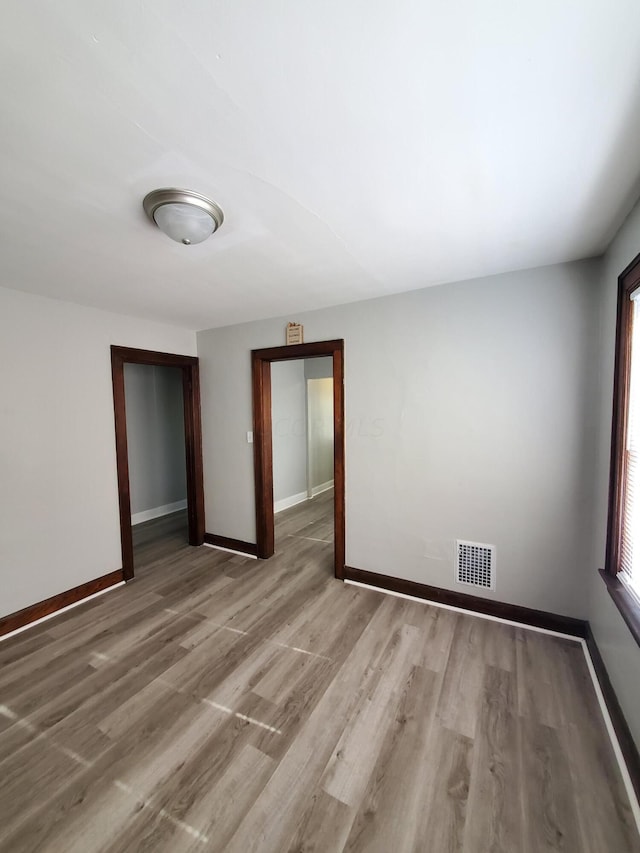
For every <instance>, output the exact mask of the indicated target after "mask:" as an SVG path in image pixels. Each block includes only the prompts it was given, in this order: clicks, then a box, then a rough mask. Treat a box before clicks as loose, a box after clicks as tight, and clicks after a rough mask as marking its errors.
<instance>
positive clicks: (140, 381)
mask: <svg viewBox="0 0 640 853" xmlns="http://www.w3.org/2000/svg"><path fill="white" fill-rule="evenodd" d="M124 385H125V405H126V411H127V444H128V448H129V481H130V488H131V514H132V516H135V515H136V514H138V513H147V515H148V513H149V511H153V510H156V512H155V513H153V514H154V515H161V514H162V511H163V508H165V507H167V506H168V505H170V504H175V503H178V502H180V501H186V498H187V472H186V460H185V447H184V406H183V393H182V371H181V370H180V368H178V367H156V366H153V365H148V364H125V366H124ZM165 511H166V510H165ZM133 521H134V523H135V522H136V519H135V518H134V519H133Z"/></svg>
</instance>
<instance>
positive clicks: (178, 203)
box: [142, 189, 224, 246]
mask: <svg viewBox="0 0 640 853" xmlns="http://www.w3.org/2000/svg"><path fill="white" fill-rule="evenodd" d="M142 206H143V207H144V210H145V213H146V214H147V216H148V217H149V219H150V220H151V221H152V222H153V223H154V224H155V225H157V226H158V228H159V229H160V230H161V231H164V233H165V234H166V235H167V237H171V239H172V240H175V241H176V242H177V243H184V245H185V246H190V245H191V244H192V243H202V241H203V240H206V239H207V237H209V236H210V235H211V234H213V232H214V231H217V230H218V228H219V227H220V226H221V225H222V223H223V222H224V213H223V212H222V209H221V208H220V207H218V205H217V204H216V203H215V201H211V199H208V198H206V196H203V195H200V194H199V193H194V192H191V190H176V189H163V190H153V192H150V193H149V195H147V196H145V198H144V201H143V202H142Z"/></svg>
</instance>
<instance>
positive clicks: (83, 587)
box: [0, 569, 124, 637]
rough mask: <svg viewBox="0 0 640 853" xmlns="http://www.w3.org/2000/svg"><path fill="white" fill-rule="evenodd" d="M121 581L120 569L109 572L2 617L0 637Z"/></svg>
mask: <svg viewBox="0 0 640 853" xmlns="http://www.w3.org/2000/svg"><path fill="white" fill-rule="evenodd" d="M123 579H124V577H123V572H122V569H117V571H115V572H109V574H108V575H102V577H100V578H95V579H94V580H92V581H87V582H86V583H81V584H80V586H74V588H73V589H68V590H67V591H66V592H59V593H58V594H57V595H52V596H51V598H46V599H45V600H44V601H39V602H38V603H37V604H32V605H30V606H29V607H25V608H23V609H22V610H18V611H16V612H15V613H10V614H9V615H8V616H2V617H1V618H0V637H2V636H4V635H5V634H9V633H11V631H15V630H17V629H18V628H23V627H24V626H25V625H28V624H29V623H30V622H35V621H36V619H42V617H43V616H50V615H51V614H52V613H56V612H57V611H58V610H62V608H63V607H68V606H69V605H70V604H75V603H76V602H77V601H82V599H83V598H87V597H88V596H90V595H93V594H94V593H96V592H101V591H102V590H103V589H108V588H109V587H110V586H113V585H114V584H117V583H120V582H121V581H122V580H123Z"/></svg>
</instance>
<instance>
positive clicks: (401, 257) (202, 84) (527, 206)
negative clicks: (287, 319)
mask: <svg viewBox="0 0 640 853" xmlns="http://www.w3.org/2000/svg"><path fill="white" fill-rule="evenodd" d="M0 23H1V26H0V72H1V77H2V86H1V87H0V123H1V124H0V175H1V178H2V182H1V184H0V194H1V201H2V204H0V257H1V259H2V276H1V279H0V284H2V285H5V286H7V287H12V288H16V289H20V290H25V291H29V292H33V293H40V294H43V295H48V296H54V297H57V298H60V299H65V300H70V301H74V302H79V303H82V304H86V305H93V306H96V307H100V308H105V309H109V310H113V311H117V312H121V313H127V314H133V315H140V316H145V317H149V318H153V319H158V320H164V321H168V322H170V323H174V324H178V325H183V326H186V327H188V328H193V329H202V328H208V327H211V326H219V325H225V324H228V323H235V322H240V321H243V320H250V319H255V318H259V317H267V316H275V315H279V314H288V315H290V316H291V318H292V319H295V313H296V312H297V311H301V310H304V309H310V308H316V307H322V306H326V305H334V304H339V303H344V302H350V301H354V300H357V299H363V298H368V297H372V296H378V295H383V294H388V293H394V292H398V291H403V290H411V289H414V288H419V287H425V286H427V285H432V284H437V283H442V282H447V281H454V280H458V279H462V278H473V277H477V276H483V275H487V274H491V273H495V272H502V271H506V270H512V269H519V268H525V267H533V266H539V265H543V264H550V263H555V262H559V261H565V260H572V259H576V258H583V257H588V256H593V255H597V254H599V253H600V252H602V250H603V249H604V248H605V246H606V244H607V243H608V241H609V240H610V238H611V237H612V235H613V233H614V231H615V229H616V228H617V227H618V226H619V224H620V222H621V219H622V217H623V216H624V215H625V213H626V212H627V211H628V210H629V208H630V206H631V204H632V202H633V201H634V200H635V197H636V196H637V194H638V191H640V184H639V178H640V149H639V147H638V139H639V138H640V133H639V131H640V86H639V83H640V3H639V2H638V0H520V2H514V0H485V2H478V0H431V2H428V0H395V2H392V3H389V2H380V0H289V2H286V0H284V1H283V0H279V2H275V0H224V2H223V0H188V2H186V0H106V2H105V0H55V2H46V0H28V2H27V0H4V2H3V3H2V7H1V10H0ZM163 186H178V187H185V188H189V189H193V190H196V191H197V192H200V193H203V194H205V195H209V196H211V197H212V198H214V199H215V200H216V201H217V202H218V203H219V204H220V205H221V206H222V208H223V209H224V212H225V217H226V218H225V223H224V225H223V227H222V229H221V230H220V231H219V232H218V233H217V234H215V235H214V236H213V237H212V238H210V239H209V240H207V241H206V242H204V243H202V244H200V245H197V246H188V247H185V246H181V245H179V244H177V243H173V242H172V241H170V240H169V239H168V238H167V237H165V236H164V235H163V234H162V233H161V232H160V231H159V230H158V229H157V228H155V227H154V226H152V225H151V224H150V223H149V222H148V220H146V219H145V216H144V213H143V211H142V205H141V202H142V198H143V196H144V195H145V194H146V193H147V192H148V191H149V190H151V189H155V188H157V187H163Z"/></svg>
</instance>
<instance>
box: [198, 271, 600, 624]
mask: <svg viewBox="0 0 640 853" xmlns="http://www.w3.org/2000/svg"><path fill="white" fill-rule="evenodd" d="M599 284H600V264H599V263H598V262H590V261H586V262H584V261H583V262H579V263H571V264H563V265H558V266H551V267H546V268H540V269H536V270H529V271H523V272H517V273H509V274H505V275H500V276H494V277H490V278H486V279H481V280H476V281H471V282H461V283H458V284H448V285H446V286H443V287H434V288H428V289H425V290H421V291H414V292H412V293H406V294H402V295H398V296H391V297H385V298H382V299H376V300H370V301H367V302H360V303H357V304H352V305H345V306H340V307H335V308H329V309H325V310H320V311H313V312H308V313H306V314H302V315H298V317H297V319H299V321H300V322H302V323H304V326H305V339H306V340H307V341H314V340H328V339H333V338H344V339H345V405H346V433H347V435H346V481H347V492H346V525H347V561H348V563H349V565H352V566H357V567H359V568H363V569H368V570H371V571H377V572H382V573H386V574H390V575H396V576H399V577H404V578H408V579H410V580H415V581H419V582H423V583H427V584H433V585H435V586H440V587H445V588H455V584H454V582H453V556H454V541H455V539H456V538H461V539H469V540H473V541H479V542H485V543H491V544H494V545H496V548H497V552H496V554H497V560H496V563H497V585H496V590H495V592H483V593H479V594H483V595H485V596H486V597H489V598H496V599H499V600H503V601H507V602H512V603H515V604H521V605H525V606H528V607H534V608H540V609H543V610H550V611H554V612H556V613H564V614H567V615H571V616H577V617H584V616H586V613H587V593H586V588H585V587H586V584H585V577H584V569H585V564H586V562H587V561H588V560H589V558H590V557H591V553H592V552H591V545H592V543H591V539H590V525H591V520H592V513H593V507H592V492H591V491H590V487H591V486H592V475H591V474H589V471H590V470H591V469H592V467H593V453H594V441H595V421H596V420H597V417H596V415H595V413H594V397H593V394H594V392H593V382H592V377H591V375H590V371H591V369H592V367H594V365H595V361H594V359H595V357H596V356H597V342H596V340H595V334H594V331H595V309H596V307H597V290H598V287H599ZM286 320H287V318H278V319H272V320H265V321H260V322H255V323H248V324H242V325H238V326H233V327H227V328H222V329H214V330H209V331H205V332H200V333H199V334H198V353H199V355H200V358H201V371H202V373H201V378H202V393H203V429H204V463H205V494H206V513H207V529H208V530H209V531H210V532H212V533H219V534H223V535H226V536H231V537H235V538H238V539H244V540H248V541H255V521H254V490H253V455H252V448H251V446H249V445H247V443H246V437H245V435H246V430H248V429H251V422H252V415H251V371H250V350H251V349H253V348H258V347H268V346H274V345H277V344H279V342H280V340H281V338H282V334H283V329H284V327H285V324H286Z"/></svg>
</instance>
